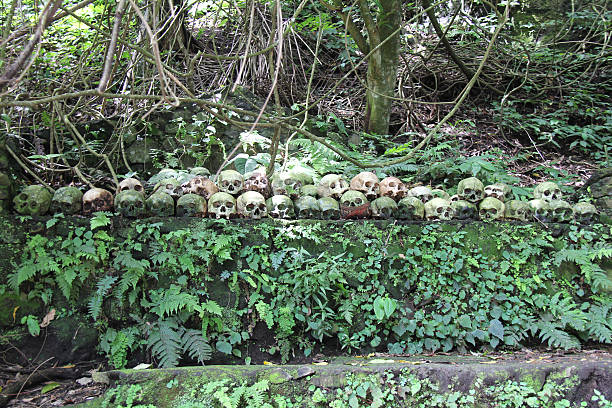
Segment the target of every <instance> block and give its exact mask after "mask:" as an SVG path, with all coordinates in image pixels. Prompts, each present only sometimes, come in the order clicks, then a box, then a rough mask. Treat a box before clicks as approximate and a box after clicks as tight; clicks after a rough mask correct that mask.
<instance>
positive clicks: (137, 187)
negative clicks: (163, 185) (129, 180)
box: [134, 184, 142, 192]
mask: <svg viewBox="0 0 612 408" xmlns="http://www.w3.org/2000/svg"><path fill="white" fill-rule="evenodd" d="M134 190H136V191H138V192H140V191H142V186H141V185H138V184H137V185H136V186H135V187H134Z"/></svg>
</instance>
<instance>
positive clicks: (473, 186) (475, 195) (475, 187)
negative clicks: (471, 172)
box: [457, 177, 484, 204]
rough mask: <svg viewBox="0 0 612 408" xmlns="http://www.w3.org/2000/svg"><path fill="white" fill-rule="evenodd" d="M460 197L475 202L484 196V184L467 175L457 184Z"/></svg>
mask: <svg viewBox="0 0 612 408" xmlns="http://www.w3.org/2000/svg"><path fill="white" fill-rule="evenodd" d="M457 195H458V196H459V198H460V199H462V200H465V201H469V202H470V203H474V204H476V203H477V202H479V201H481V200H482V199H483V198H484V185H483V184H482V181H480V180H478V179H477V178H476V177H468V178H466V179H463V180H461V181H460V182H459V184H457Z"/></svg>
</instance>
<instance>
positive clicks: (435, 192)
mask: <svg viewBox="0 0 612 408" xmlns="http://www.w3.org/2000/svg"><path fill="white" fill-rule="evenodd" d="M431 195H432V196H433V197H432V198H435V197H439V198H443V199H445V200H449V201H450V194H448V193H447V192H446V191H444V190H442V189H441V188H434V189H433V190H431Z"/></svg>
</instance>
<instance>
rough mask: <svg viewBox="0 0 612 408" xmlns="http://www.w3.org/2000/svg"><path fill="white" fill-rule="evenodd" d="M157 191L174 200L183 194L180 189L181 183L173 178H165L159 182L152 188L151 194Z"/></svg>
mask: <svg viewBox="0 0 612 408" xmlns="http://www.w3.org/2000/svg"><path fill="white" fill-rule="evenodd" d="M158 191H163V192H164V193H166V194H170V196H171V197H172V198H173V199H174V200H176V199H177V198H179V197H180V196H181V194H182V193H183V191H182V188H181V183H179V181H178V180H177V179H175V178H165V179H163V180H160V181H159V182H158V183H157V184H156V185H155V187H153V192H154V193H157V192H158Z"/></svg>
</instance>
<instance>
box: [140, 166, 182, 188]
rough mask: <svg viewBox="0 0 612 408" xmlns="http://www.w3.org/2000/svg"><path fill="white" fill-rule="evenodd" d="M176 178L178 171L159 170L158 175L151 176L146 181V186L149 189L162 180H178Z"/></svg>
mask: <svg viewBox="0 0 612 408" xmlns="http://www.w3.org/2000/svg"><path fill="white" fill-rule="evenodd" d="M178 176H179V173H178V171H176V170H174V169H161V170H160V171H159V173H157V174H154V175H153V176H151V178H150V179H149V180H147V185H148V186H149V187H151V186H155V185H156V184H157V183H159V182H160V181H162V180H164V179H169V178H172V179H176V180H178Z"/></svg>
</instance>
